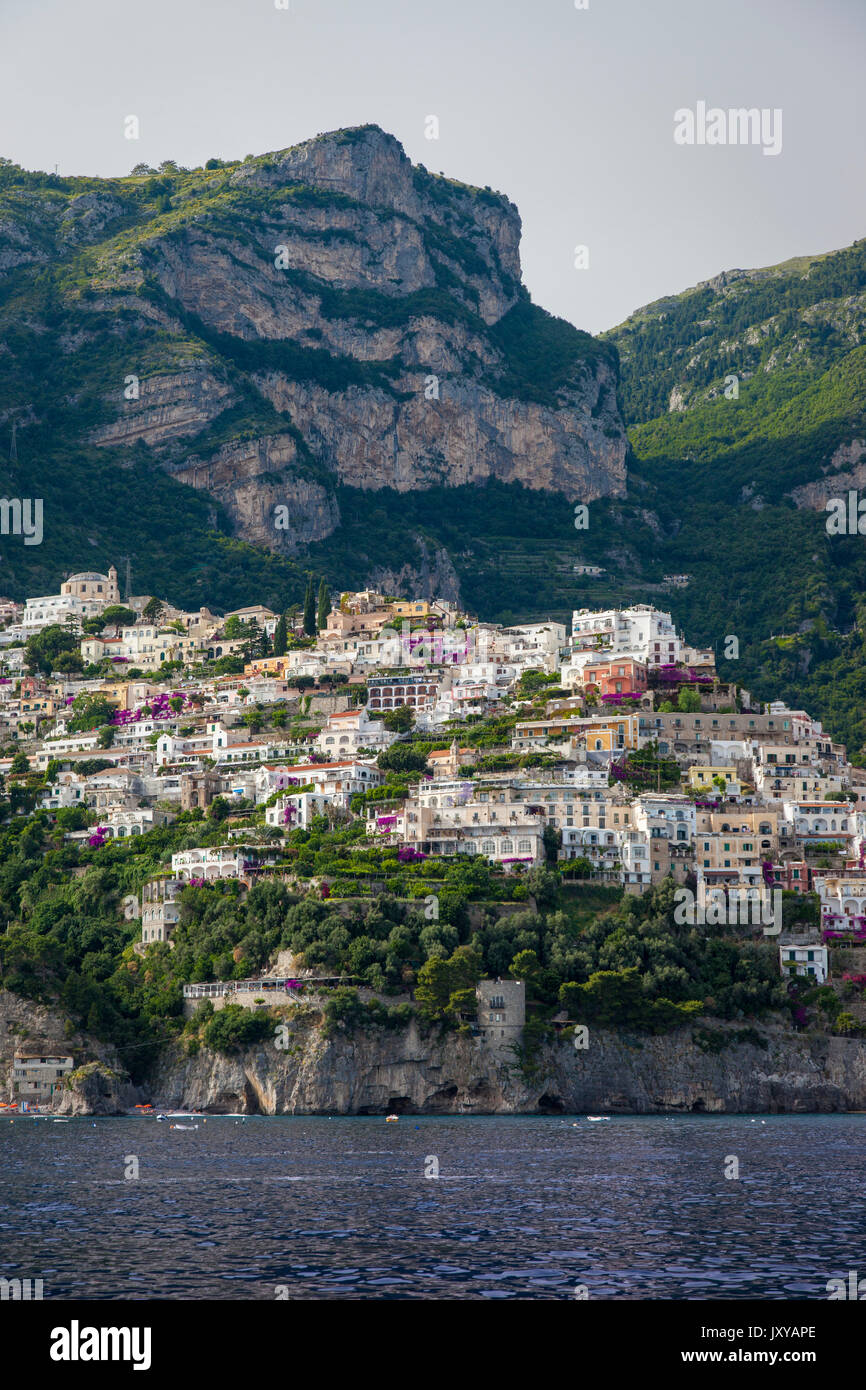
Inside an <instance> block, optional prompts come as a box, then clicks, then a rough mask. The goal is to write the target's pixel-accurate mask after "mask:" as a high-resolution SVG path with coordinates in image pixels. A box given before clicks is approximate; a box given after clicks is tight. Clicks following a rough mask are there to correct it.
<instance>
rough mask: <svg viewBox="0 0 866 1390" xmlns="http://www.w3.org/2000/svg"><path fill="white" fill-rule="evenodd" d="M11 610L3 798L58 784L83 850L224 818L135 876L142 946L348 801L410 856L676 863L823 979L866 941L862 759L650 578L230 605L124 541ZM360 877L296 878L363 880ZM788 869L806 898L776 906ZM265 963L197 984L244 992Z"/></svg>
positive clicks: (46, 795) (270, 861)
mask: <svg viewBox="0 0 866 1390" xmlns="http://www.w3.org/2000/svg"><path fill="white" fill-rule="evenodd" d="M0 618H2V622H3V623H4V626H3V628H2V631H0V659H2V672H3V674H2V678H0V746H2V748H3V756H2V757H0V773H2V776H3V779H4V788H5V795H6V797H7V799H8V806H7V814H12V815H13V816H14V815H16V814H17V815H29V814H32V813H33V812H35V811H40V810H41V811H45V812H47V813H48V814H49V817H50V819H51V821H52V822H53V823H54V824H55V825H56V827H57V828H58V829H59V830H61V831H62V834H63V839H65V841H67V842H70V843H72V844H76V843H77V844H79V845H81V844H86V845H87V846H89V847H91V848H94V849H99V848H102V847H103V846H105V845H108V844H109V843H110V842H111V841H123V840H127V839H130V838H131V837H135V836H142V835H145V834H147V832H149V831H151V830H154V829H155V828H158V827H160V826H170V825H171V824H172V822H173V821H174V820H175V819H176V818H177V817H178V816H179V815H182V814H183V813H189V812H192V811H196V809H197V810H198V812H199V813H201V815H202V819H201V823H202V824H207V825H208V826H211V827H212V825H213V822H214V820H215V819H216V820H217V822H218V823H219V824H220V825H222V826H224V828H225V834H224V837H223V841H222V843H219V844H216V845H215V844H214V843H213V842H212V841H213V837H212V836H210V837H209V838H208V841H207V843H206V844H202V845H200V846H196V845H192V846H190V847H187V848H184V849H181V850H179V851H177V852H173V853H172V854H171V862H170V867H169V865H168V864H166V867H165V870H164V872H162V873H160V874H159V875H158V876H156V877H154V878H153V879H151V880H149V881H148V882H147V883H146V884H145V885H144V887H143V890H142V894H141V901H140V902H135V903H134V904H133V906H132V908H131V909H130V911H128V913H127V915H128V916H131V917H134V918H135V919H136V920H140V928H141V934H140V940H139V941H138V942H137V943H136V946H135V950H136V952H137V954H138V955H139V956H144V955H146V953H147V952H148V951H149V949H150V948H151V947H152V946H153V945H155V944H157V943H167V944H168V946H169V947H171V946H172V937H173V932H174V930H175V927H176V924H177V922H178V919H179V904H178V897H179V894H180V893H181V892H182V890H183V889H184V888H185V887H187V886H189V885H206V884H210V883H214V882H218V881H224V880H236V881H237V882H238V884H239V886H240V888H241V889H242V890H248V889H249V888H250V887H251V885H252V884H253V883H255V882H256V881H257V880H258V879H260V878H262V877H271V878H273V877H275V876H276V877H280V876H285V877H287V878H292V877H295V878H296V876H297V871H296V866H294V865H293V864H292V861H291V857H290V856H289V854H288V850H287V845H288V842H289V840H290V838H291V837H292V835H293V832H295V831H297V830H310V829H311V828H313V827H316V826H319V827H322V826H324V827H326V828H327V827H330V828H332V829H333V828H338V827H345V826H351V825H354V826H360V827H362V834H361V836H360V839H358V840H356V842H355V844H356V848H358V849H360V850H361V851H362V852H363V850H364V846H367V847H368V848H369V849H376V850H378V851H379V852H381V851H382V849H383V848H386V849H388V850H390V851H391V852H392V853H393V854H394V855H395V856H396V859H397V860H398V861H399V862H400V863H401V864H402V863H407V864H415V865H417V864H420V863H422V862H429V861H442V860H448V861H451V862H455V861H456V860H459V859H460V858H473V857H474V858H475V859H476V860H478V861H481V862H484V863H486V864H488V865H490V866H492V867H493V868H494V869H495V870H496V872H497V873H500V874H501V875H503V876H504V877H507V878H509V879H513V878H514V877H520V876H521V875H523V876H525V875H528V874H530V873H531V871H532V870H533V869H534V868H538V867H539V866H548V867H555V868H557V869H558V870H559V872H560V874H561V875H562V877H563V879H564V880H565V881H570V882H572V883H575V884H601V885H607V886H612V887H619V888H620V889H621V890H622V891H623V892H624V893H625V894H627V895H639V894H642V893H644V892H645V891H646V890H647V889H648V888H650V887H652V886H654V885H658V884H660V883H663V882H664V881H665V880H666V879H669V878H670V879H672V880H673V883H674V884H675V885H676V887H677V889H678V890H680V893H681V897H682V901H683V904H684V910H685V911H687V912H688V911H691V912H692V913H694V914H697V915H696V920H697V921H699V922H700V921H704V920H719V921H728V920H731V921H733V922H738V921H740V922H743V923H746V924H751V928H752V930H753V931H756V932H757V933H759V934H761V933H763V934H764V935H766V936H770V937H772V936H775V937H776V944H777V946H778V953H779V956H778V964H779V972H780V976H782V977H784V976H785V975H786V974H788V975H790V974H796V975H801V976H808V977H811V978H812V979H813V980H814V982H815V983H816V984H819V985H820V984H823V983H824V982H825V981H827V980H829V979H830V978H831V976H832V974H833V951H834V946H837V945H840V946H847V947H852V946H856V945H858V944H860V943H866V770H863V769H860V768H858V767H855V766H852V764H851V763H850V762H849V761H848V757H847V753H846V749H845V748H844V747H843V746H841V745H840V744H838V743H835V742H833V740H832V739H831V738H829V737H828V736H827V735H826V734H825V733H824V731H823V729H822V727H821V724H820V723H819V722H818V721H816V720H815V719H813V718H811V717H810V715H809V714H808V713H807V712H806V711H805V710H799V709H788V708H786V707H785V706H784V705H783V704H782V703H778V702H777V703H770V704H768V705H765V704H760V703H758V702H756V701H754V700H753V699H752V698H751V696H750V694H749V692H748V691H747V690H744V689H742V688H741V687H738V686H735V685H732V684H728V683H725V682H723V681H721V680H720V679H719V678H718V676H717V674H716V671H715V664H714V656H713V652H712V650H708V649H707V650H704V649H698V648H694V647H692V646H690V645H689V644H688V642H687V640H686V639H685V638H684V636H683V635H682V634H681V633H679V632H678V631H677V629H676V626H675V624H674V622H673V620H672V618H671V616H670V614H669V613H665V612H661V611H659V610H657V609H656V608H654V607H651V606H649V605H646V604H637V605H634V606H632V607H629V608H624V609H616V610H614V609H611V610H605V611H595V610H592V611H591V610H587V609H580V610H578V611H575V612H574V614H573V616H572V622H571V629H570V631H568V630H567V628H566V625H565V624H563V623H560V622H556V621H549V620H548V621H539V622H533V623H523V624H519V625H515V626H512V627H504V626H501V625H498V624H494V623H484V622H479V621H477V620H476V619H474V618H473V617H472V616H471V615H469V614H467V613H464V612H461V611H460V610H459V609H458V608H457V607H456V606H455V605H454V604H451V603H448V602H444V601H440V600H437V599H435V598H431V599H426V600H407V599H400V598H396V597H393V596H388V595H385V594H380V593H377V592H374V591H373V590H364V591H361V592H355V593H349V592H347V593H342V594H340V595H339V596H338V597H337V598H335V600H334V601H333V602H332V600H331V597H330V595H329V593H328V591H327V588H326V586H325V584H324V581H323V582H322V583H321V584H320V585H319V589H318V594H317V595H316V594H315V591H314V588H313V580H312V577H310V582H309V586H308V592H307V597H306V600H305V603H304V605H303V607H302V608H301V607H299V608H298V609H296V610H293V609H290V610H288V612H286V613H282V614H281V613H276V612H273V611H271V610H269V609H268V608H266V607H263V606H261V605H252V606H249V607H245V608H242V609H239V610H237V611H235V612H232V613H228V614H224V615H216V614H214V613H212V612H210V611H209V610H208V609H207V608H201V609H199V610H198V611H195V612H192V611H185V610H183V609H180V608H176V607H174V606H172V605H171V604H169V603H167V602H165V601H162V600H160V599H157V598H155V597H153V596H152V595H142V596H130V597H127V598H125V599H123V600H121V598H120V590H119V583H118V575H117V571H116V570H115V569H114V568H111V569H110V570H109V572H108V574H100V573H96V572H85V573H80V574H74V575H71V576H70V577H69V578H68V579H67V580H65V581H64V583H63V584H62V585H61V590H60V593H59V594H57V595H49V596H43V597H37V598H32V599H28V601H27V602H26V604H24V605H19V604H16V603H13V602H12V601H10V600H0ZM205 818H207V819H205ZM351 880H352V874H351V872H348V873H345V872H344V873H341V876H340V880H339V882H335V881H329V880H328V878H327V877H326V876H318V877H315V878H313V879H312V880H311V881H310V882H309V883H308V884H307V888H308V889H309V890H311V891H315V892H316V893H318V894H320V895H321V897H323V898H327V897H334V898H339V897H340V896H345V895H346V894H351V893H358V894H363V893H364V892H366V891H368V890H367V888H366V887H365V884H364V883H363V881H362V880H361V878H359V877H358V876H356V878H355V881H354V883H353V882H352V881H351ZM784 895H789V896H788V897H787V898H786V899H785V900H786V901H790V900H791V899H790V895H797V897H798V898H799V899H802V900H803V901H804V905H805V901H806V900H807V899H808V900H810V901H811V903H812V904H813V908H814V910H813V912H812V913H811V915H810V913H809V912H806V911H804V912H803V913H802V914H794V918H793V920H792V923H791V924H790V925H786V927H785V929H784V930H783V929H782V918H781V915H780V914H779V913H778V912H777V911H775V910H774V908H773V906H772V905H773V904H774V903H777V902H778V901H779V900H781V899H782V898H783V896H784ZM743 909H745V912H743ZM751 909H755V910H754V911H752V915H751V916H749V911H750V910H751ZM738 911H739V912H740V913H742V915H741V916H739V917H738V915H737V913H738ZM714 912H715V913H717V914H725V913H728V914H731V913H732V914H733V915H732V916H728V917H726V916H724V915H721V916H717V917H716V918H715V919H714V918H713V917H712V914H713V913H714ZM687 920H688V921H692V920H693V919H692V918H691V917H690V918H688V919H687ZM288 983H290V982H289V981H283V980H280V985H281V987H282V986H286V987H287V986H288ZM291 983H292V987H297V988H300V987H301V984H299V983H298V981H294V982H291ZM272 984H273V981H271V986H272ZM267 987H268V982H267V981H265V983H263V982H262V981H261V980H256V981H250V982H246V983H245V982H237V981H231V982H227V981H219V980H216V981H213V980H211V981H200V982H195V981H193V982H191V983H189V984H187V985H186V986H185V994H186V996H187V997H188V999H189V1000H190V1001H192V1000H195V999H200V998H204V997H209V998H214V999H217V1000H219V999H220V998H222V997H225V996H226V995H229V994H231V995H232V997H233V998H234V999H235V1000H236V1001H237V1002H241V1003H243V1002H247V1001H249V1003H250V1006H251V1005H252V1002H253V1001H256V1002H258V1003H261V1002H262V990H263V989H265V988H267ZM520 988H521V989H522V986H521V987H520ZM506 991H508V992H509V1005H508V1008H506V1005H505V997H504V996H505V993H506ZM478 998H479V1004H480V1011H479V1023H480V1031H481V1032H482V1033H483V1032H484V1031H485V1029H486V1030H489V1031H490V1033H491V1034H493V1033H495V1035H496V1036H497V1037H500V1038H505V1037H506V1035H507V1036H508V1037H509V1038H511V1037H512V1036H514V1034H515V1031H517V1032H519V1027H520V1024H521V1022H522V1020H523V999H522V996H520V992H519V990H518V991H517V992H513V991H512V984H511V983H510V982H509V983H507V984H505V983H503V982H501V981H500V982H499V983H498V984H497V982H495V981H490V980H486V981H482V982H481V985H480V986H479V992H478ZM491 999H492V1000H493V1001H494V1003H493V1004H492V1005H491V1003H490V1000H491ZM491 1010H492V1011H491ZM494 1025H501V1026H496V1027H494ZM43 1050H44V1049H43ZM55 1060H56V1059H55ZM16 1065H18V1066H19V1068H24V1070H20V1075H21V1077H22V1078H23V1077H25V1076H27V1077H30V1073H29V1072H26V1067H27V1066H28V1065H32V1067H34V1068H35V1071H34V1073H33V1077H36V1073H37V1072H39V1075H40V1076H41V1074H42V1072H43V1071H46V1067H47V1070H48V1071H56V1076H60V1075H61V1074H62V1071H63V1068H62V1067H61V1068H60V1070H56V1069H55V1068H53V1067H51V1066H50V1059H48V1062H46V1059H45V1058H44V1057H42V1058H36V1059H35V1060H33V1061H32V1062H28V1059H27V1058H26V1057H25V1056H23V1055H22V1057H21V1058H19V1059H18V1061H17V1063H16ZM69 1065H71V1061H69ZM38 1081H39V1078H38V1077H36V1080H34V1079H33V1078H32V1077H31V1078H30V1082H32V1088H33V1094H34V1096H36V1095H39V1096H41V1095H42V1091H43V1089H44V1088H43V1087H42V1086H41V1083H40V1084H37V1082H38Z"/></svg>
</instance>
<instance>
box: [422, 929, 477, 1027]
mask: <svg viewBox="0 0 866 1390" xmlns="http://www.w3.org/2000/svg"><path fill="white" fill-rule="evenodd" d="M481 968H482V961H481V956H480V955H479V954H478V952H477V951H473V950H472V948H471V947H469V946H458V947H457V950H456V951H454V953H453V955H452V956H451V957H450V959H448V960H444V959H443V958H442V957H441V956H432V957H431V958H430V960H428V961H426V962H425V963H424V965H422V966H421V969H420V970H419V971H418V983H417V987H416V990H415V999H416V1001H417V1003H418V1007H419V1009H420V1012H421V1014H422V1016H423V1017H424V1018H426V1019H427V1020H428V1021H430V1022H452V1023H456V1022H459V1021H460V1019H461V1017H462V1016H463V1015H464V1014H465V1013H466V1012H469V1011H471V1006H472V1004H473V1003H474V997H475V986H476V984H477V983H478V981H479V980H480V978H481Z"/></svg>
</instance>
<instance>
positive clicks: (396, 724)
mask: <svg viewBox="0 0 866 1390" xmlns="http://www.w3.org/2000/svg"><path fill="white" fill-rule="evenodd" d="M382 723H383V724H384V725H385V728H386V729H389V730H390V731H391V732H392V733H397V734H408V732H409V730H410V729H411V728H414V725H415V711H414V710H413V708H412V706H411V705H398V706H397V708H396V709H387V710H385V713H384V714H383V715H382Z"/></svg>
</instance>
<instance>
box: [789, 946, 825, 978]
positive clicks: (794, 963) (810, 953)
mask: <svg viewBox="0 0 866 1390" xmlns="http://www.w3.org/2000/svg"><path fill="white" fill-rule="evenodd" d="M779 965H780V968H781V971H782V974H783V976H784V975H811V976H812V977H813V978H814V980H815V983H816V985H823V983H824V981H825V980H826V979H827V976H828V975H829V973H830V953H829V951H828V949H827V947H826V946H780V947H779Z"/></svg>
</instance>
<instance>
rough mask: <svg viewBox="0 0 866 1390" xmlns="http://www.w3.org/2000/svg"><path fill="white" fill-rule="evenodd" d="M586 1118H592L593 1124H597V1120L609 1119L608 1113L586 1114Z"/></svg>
mask: <svg viewBox="0 0 866 1390" xmlns="http://www.w3.org/2000/svg"><path fill="white" fill-rule="evenodd" d="M586 1118H587V1119H588V1120H592V1122H593V1124H598V1121H599V1120H609V1119H610V1115H587V1117H586Z"/></svg>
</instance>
